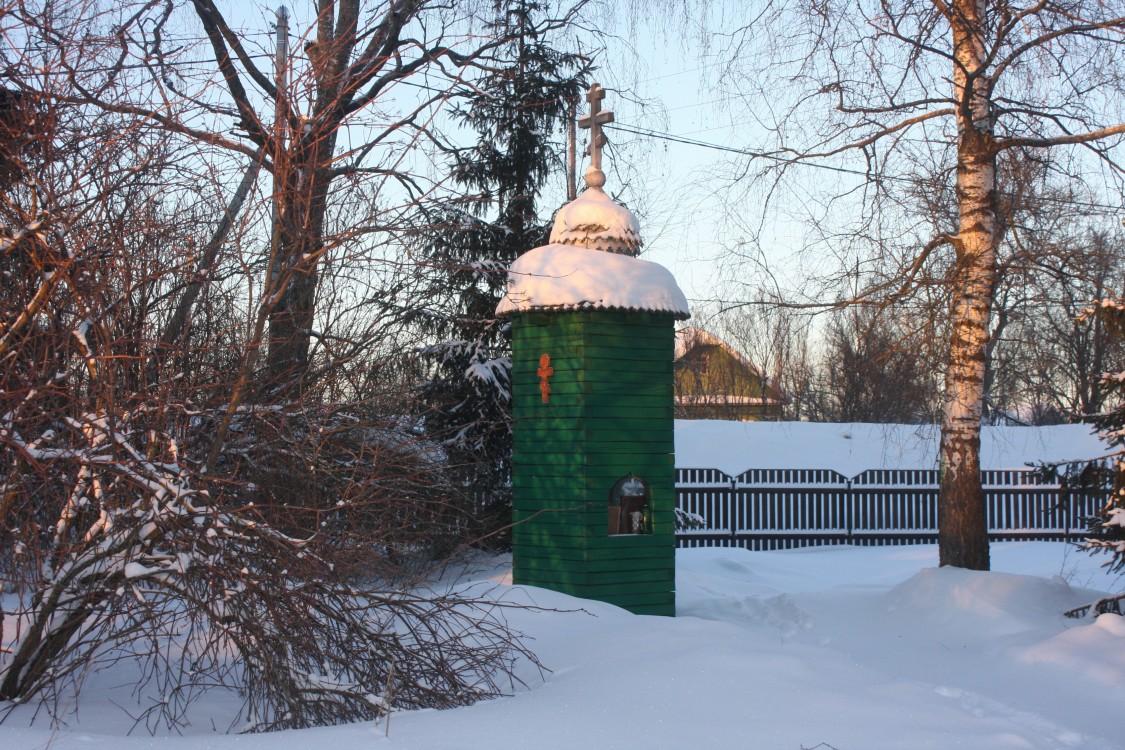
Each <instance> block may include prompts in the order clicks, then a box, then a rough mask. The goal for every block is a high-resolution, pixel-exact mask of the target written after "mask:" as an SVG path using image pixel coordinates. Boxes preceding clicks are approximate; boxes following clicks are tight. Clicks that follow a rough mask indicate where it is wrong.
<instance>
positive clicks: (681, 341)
mask: <svg viewBox="0 0 1125 750" xmlns="http://www.w3.org/2000/svg"><path fill="white" fill-rule="evenodd" d="M674 371H675V384H676V417H677V418H679V419H728V420H736V421H740V422H757V421H760V420H776V419H781V406H782V404H783V403H784V402H785V401H786V397H785V394H784V392H782V391H781V390H779V389H778V388H776V387H775V386H773V385H772V384H771V383H770V382H769V378H768V377H767V376H766V375H765V374H764V373H762V371H761V370H759V369H758V368H757V367H755V366H754V365H753V364H752V363H751V362H750V360H748V359H746V357H744V356H742V355H741V354H739V353H738V352H737V351H736V350H735V349H734V348H733V347H731V346H730V345H729V344H727V343H726V342H725V341H723V340H722V339H720V338H719V337H718V336H715V335H714V334H711V333H708V332H707V331H704V330H702V329H700V328H684V329H681V330H680V331H679V332H678V333H677V334H676V362H675V365H674Z"/></svg>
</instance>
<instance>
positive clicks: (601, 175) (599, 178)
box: [578, 83, 613, 188]
mask: <svg viewBox="0 0 1125 750" xmlns="http://www.w3.org/2000/svg"><path fill="white" fill-rule="evenodd" d="M602 99H605V89H603V88H602V87H601V84H598V83H595V84H593V85H592V86H590V90H589V91H588V92H586V101H588V102H590V113H589V114H586V115H582V116H581V117H579V118H578V127H580V128H583V129H588V130H589V131H590V145H589V146H587V147H586V153H587V154H589V155H590V166H589V167H587V168H586V186H587V187H592V188H600V187H601V186H602V185H605V172H603V171H602V147H604V146H605V144H606V137H605V133H603V132H602V125H606V124H608V123H611V122H613V110H609V109H604V110H603V109H602V106H601V105H602Z"/></svg>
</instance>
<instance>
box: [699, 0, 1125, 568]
mask: <svg viewBox="0 0 1125 750" xmlns="http://www.w3.org/2000/svg"><path fill="white" fill-rule="evenodd" d="M1123 10H1125V9H1123V8H1122V7H1121V6H1120V4H1119V3H1106V2H1098V1H1097V0H1073V1H1072V2H1053V1H1049V0H1048V1H1044V2H1034V3H1029V4H1025V5H1020V4H1012V3H1008V2H996V1H994V0H898V1H897V2H893V1H890V0H883V1H879V2H869V3H860V4H858V5H841V4H836V3H833V2H817V3H813V4H805V5H801V4H799V3H788V2H783V1H782V2H776V3H772V4H770V5H768V6H767V7H766V8H765V9H762V10H760V11H758V12H756V13H755V15H754V17H753V19H752V21H751V22H750V23H748V24H747V25H746V26H744V27H742V28H739V29H735V30H734V31H733V32H732V33H730V34H726V35H724V36H723V40H724V41H725V43H726V44H727V45H728V46H727V48H726V49H725V50H719V51H718V52H719V53H720V54H721V53H723V52H725V53H726V54H727V55H728V56H729V57H730V58H731V59H732V60H733V61H734V62H733V64H732V65H731V66H730V68H729V79H728V80H729V81H730V82H731V83H732V84H733V85H732V89H733V90H737V91H738V92H739V94H740V95H742V96H744V97H745V98H746V99H747V102H748V104H749V107H750V111H751V112H752V113H753V117H754V118H755V119H756V121H757V122H756V124H757V125H759V126H761V127H762V128H764V129H765V130H766V131H768V132H770V133H772V134H774V135H776V136H777V139H776V142H775V145H774V146H773V147H771V148H766V149H763V150H762V151H761V153H760V155H759V156H758V157H757V158H756V159H755V160H754V161H753V162H752V164H751V165H750V167H749V168H748V169H747V171H746V173H747V174H755V175H757V177H758V179H759V182H758V184H759V185H760V186H762V187H763V192H764V193H765V194H766V205H767V207H768V208H771V209H772V208H773V207H774V206H779V205H784V204H783V198H785V197H786V196H794V195H795V193H787V192H786V191H785V190H784V189H782V185H783V184H785V183H783V182H781V181H779V180H780V178H783V177H790V176H793V175H795V174H797V173H801V172H802V170H803V169H804V167H802V166H801V165H803V164H812V163H817V164H825V163H828V164H829V165H830V166H834V167H841V166H842V167H843V168H844V169H845V170H848V169H851V170H854V171H856V172H857V173H858V174H859V175H860V179H853V180H851V181H850V182H849V181H848V180H847V178H843V177H838V178H837V179H838V180H840V182H837V183H836V186H837V187H838V189H839V194H838V198H837V199H835V200H832V201H829V202H828V203H827V204H816V203H815V202H812V201H807V200H806V199H804V198H803V197H802V198H801V201H802V205H809V204H810V203H811V204H813V205H817V206H819V205H825V206H827V207H826V208H824V209H823V210H822V211H820V213H819V218H821V219H822V220H824V222H826V223H822V224H820V225H819V226H820V227H821V231H822V233H821V236H820V239H821V240H822V242H823V244H824V245H828V246H835V247H837V249H839V248H840V247H842V246H843V245H844V244H846V243H851V244H852V245H865V246H867V247H874V248H878V250H879V252H880V254H879V255H878V256H877V257H876V259H875V261H873V262H874V263H877V264H878V265H880V266H882V267H883V273H881V274H879V275H878V280H877V281H876V282H875V283H872V284H870V285H867V286H866V287H865V288H863V289H861V290H859V293H858V294H857V295H856V299H855V301H857V302H868V303H878V304H888V303H889V302H891V301H893V300H895V299H899V298H902V297H903V296H904V295H906V294H908V293H909V292H910V290H911V289H912V288H914V287H915V286H916V285H917V284H919V283H922V284H934V283H940V284H942V285H943V286H944V287H945V288H947V289H948V290H949V308H948V309H949V312H948V314H949V321H950V325H949V331H950V333H949V347H948V360H947V362H946V366H945V373H944V376H945V408H944V419H943V424H942V437H941V451H940V455H941V490H940V508H941V510H940V525H941V530H940V534H939V546H940V560H941V563H942V564H945V565H958V566H963V567H968V568H987V567H988V565H989V553H988V538H987V529H986V526H985V515H984V501H983V493H982V491H981V485H980V459H979V446H980V424H981V417H982V405H983V403H984V401H983V395H984V387H985V375H986V369H987V368H986V354H987V350H988V346H989V337H990V328H989V326H990V314H991V312H992V310H993V307H994V295H995V291H996V288H997V284H998V281H999V270H1000V269H999V263H998V255H997V253H998V248H999V246H1000V242H1001V240H1002V237H1003V236H1004V233H1005V231H1006V230H1007V224H1006V216H1005V213H1004V207H1003V202H1002V197H1001V195H1000V192H999V187H1000V185H999V182H998V176H999V175H1000V173H1001V168H1002V166H1003V165H1004V163H1005V162H1006V161H1008V160H1011V159H1014V158H1017V157H1018V156H1019V155H1020V154H1027V153H1032V154H1043V153H1045V152H1047V151H1048V150H1059V149H1063V150H1066V149H1073V150H1076V151H1078V152H1081V154H1084V155H1085V159H1081V158H1079V159H1073V160H1072V159H1067V160H1062V159H1059V160H1057V161H1056V162H1055V163H1056V164H1060V165H1061V164H1065V165H1066V166H1067V168H1068V173H1067V174H1066V175H1064V176H1065V177H1067V178H1069V179H1081V178H1082V176H1083V175H1082V174H1080V173H1079V172H1077V171H1074V170H1077V169H1084V170H1088V172H1087V173H1088V174H1094V173H1097V174H1099V175H1102V176H1103V177H1104V176H1108V177H1109V178H1110V179H1118V176H1119V175H1120V164H1119V161H1118V156H1117V146H1118V144H1119V142H1120V136H1121V135H1122V134H1125V111H1123V106H1122V102H1123V101H1125V96H1123V95H1122V94H1123V93H1125V55H1122V54H1121V52H1122V49H1123V47H1125V13H1123ZM849 155H852V156H854V157H855V158H853V159H851V160H850V161H849ZM1099 170H1100V171H1099ZM836 174H837V175H839V172H837V173H836ZM918 174H927V175H935V176H936V178H935V181H936V183H937V184H939V185H941V186H946V185H952V190H951V191H950V193H951V194H952V198H953V201H954V203H955V205H956V208H957V210H956V215H955V217H953V221H951V222H950V223H948V224H945V225H944V226H942V225H939V226H937V227H936V229H930V230H927V228H926V227H927V224H929V223H930V222H929V219H928V217H925V216H922V217H919V216H917V215H916V214H915V215H914V216H913V218H912V216H911V213H910V211H909V210H908V209H909V208H910V207H911V206H912V205H915V204H916V201H913V200H911V199H909V195H907V196H906V197H904V194H909V193H910V192H911V190H910V188H907V189H906V190H903V189H902V186H903V185H908V186H909V185H917V182H916V181H915V180H916V176H917V175H918ZM790 184H791V183H790ZM915 197H916V196H915ZM857 207H858V208H857ZM841 216H843V217H847V218H854V221H851V222H850V224H848V226H847V229H846V231H839V232H831V231H829V230H828V229H826V227H827V226H828V223H827V222H829V221H830V220H833V219H835V220H839V219H840V218H841ZM836 225H837V226H839V222H838V221H837V223H836ZM930 226H933V225H932V224H931V225H930ZM892 268H893V269H894V270H893V271H892V270H890V269H892Z"/></svg>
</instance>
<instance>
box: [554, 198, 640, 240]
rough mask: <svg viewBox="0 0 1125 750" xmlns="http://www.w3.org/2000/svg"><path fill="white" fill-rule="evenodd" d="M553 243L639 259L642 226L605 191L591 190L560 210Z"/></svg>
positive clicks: (556, 220)
mask: <svg viewBox="0 0 1125 750" xmlns="http://www.w3.org/2000/svg"><path fill="white" fill-rule="evenodd" d="M551 242H552V243H556V244H560V245H574V246H576V247H586V248H590V249H591V250H604V251H606V252H610V253H622V254H624V255H636V254H637V252H638V251H639V250H640V249H641V244H642V242H641V226H640V224H639V223H637V217H636V216H633V213H632V212H631V211H630V210H629V209H627V208H625V207H624V206H619V205H618V204H616V203H614V202H613V200H612V199H611V198H610V197H609V196H608V195H606V194H605V192H604V191H603V190H602V189H601V188H597V187H589V188H586V190H584V191H583V192H582V195H580V196H578V197H577V198H575V199H574V200H572V201H571V202H570V203H567V204H566V205H565V206H563V207H562V208H560V209H559V212H558V213H557V214H556V215H555V223H554V226H553V227H552V228H551Z"/></svg>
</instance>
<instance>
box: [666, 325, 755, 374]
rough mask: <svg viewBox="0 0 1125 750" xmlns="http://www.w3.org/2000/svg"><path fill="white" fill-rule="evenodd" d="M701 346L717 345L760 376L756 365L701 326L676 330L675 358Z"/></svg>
mask: <svg viewBox="0 0 1125 750" xmlns="http://www.w3.org/2000/svg"><path fill="white" fill-rule="evenodd" d="M699 345H703V346H717V347H720V348H721V349H723V350H724V351H725V352H727V353H728V354H730V355H731V356H732V357H734V358H735V359H736V360H738V362H739V363H740V364H741V365H742V366H743V367H745V368H746V369H747V370H749V371H750V372H752V373H754V375H756V376H758V377H761V376H762V371H761V370H759V369H758V367H757V366H756V365H755V364H754V363H753V362H751V361H750V360H748V359H747V358H746V357H745V356H743V355H742V353H741V352H739V351H738V350H737V349H735V348H734V347H733V346H731V345H730V344H728V343H727V342H725V341H723V340H722V339H721V338H719V337H718V336H716V335H715V334H713V333H711V332H710V331H705V330H703V329H702V328H695V327H694V326H686V327H684V328H681V329H680V330H678V331H676V359H680V358H681V357H683V356H684V355H685V354H687V353H688V352H689V351H691V350H692V349H693V348H694V347H696V346H699Z"/></svg>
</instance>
